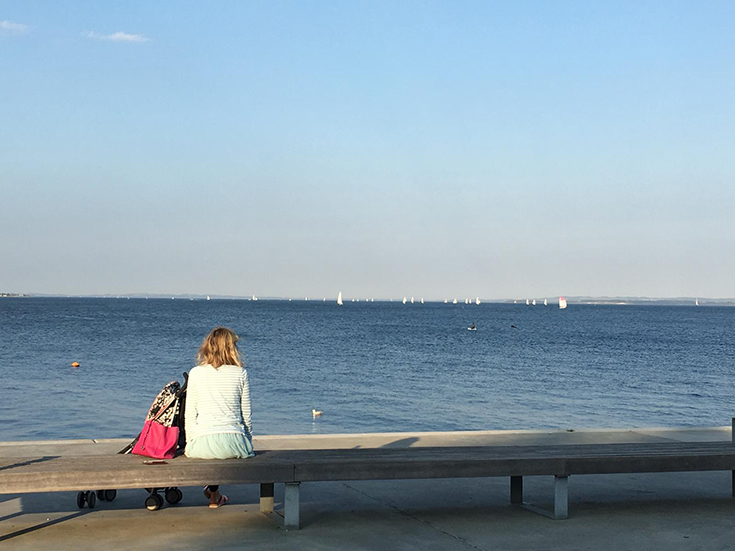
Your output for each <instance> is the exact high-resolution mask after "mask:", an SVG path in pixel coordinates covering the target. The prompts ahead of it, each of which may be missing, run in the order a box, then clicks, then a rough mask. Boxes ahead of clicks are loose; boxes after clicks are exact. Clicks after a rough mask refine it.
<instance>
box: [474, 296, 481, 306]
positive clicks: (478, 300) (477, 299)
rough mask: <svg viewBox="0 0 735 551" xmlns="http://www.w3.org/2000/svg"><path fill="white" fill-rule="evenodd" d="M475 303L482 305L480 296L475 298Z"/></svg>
mask: <svg viewBox="0 0 735 551" xmlns="http://www.w3.org/2000/svg"><path fill="white" fill-rule="evenodd" d="M475 304H477V305H478V306H480V297H477V298H476V299H475Z"/></svg>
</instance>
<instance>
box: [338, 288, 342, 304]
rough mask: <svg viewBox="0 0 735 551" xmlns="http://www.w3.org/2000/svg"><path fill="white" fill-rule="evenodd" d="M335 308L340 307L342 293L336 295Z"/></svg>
mask: <svg viewBox="0 0 735 551" xmlns="http://www.w3.org/2000/svg"><path fill="white" fill-rule="evenodd" d="M337 306H342V291H340V292H339V294H338V295H337Z"/></svg>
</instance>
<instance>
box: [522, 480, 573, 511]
mask: <svg viewBox="0 0 735 551" xmlns="http://www.w3.org/2000/svg"><path fill="white" fill-rule="evenodd" d="M510 502H511V503H512V504H513V505H518V506H519V507H521V508H523V509H526V510H527V511H531V512H532V513H536V514H538V515H542V516H545V517H548V518H551V519H554V520H564V519H565V518H568V516H569V477H568V476H565V475H564V476H562V475H558V476H554V511H553V512H552V511H547V510H546V509H542V508H541V507H536V506H535V505H532V504H530V503H525V502H524V501H523V477H522V476H511V477H510Z"/></svg>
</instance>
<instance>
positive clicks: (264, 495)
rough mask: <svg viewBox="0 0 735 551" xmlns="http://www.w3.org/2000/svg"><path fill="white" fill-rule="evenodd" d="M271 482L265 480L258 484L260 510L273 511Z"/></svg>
mask: <svg viewBox="0 0 735 551" xmlns="http://www.w3.org/2000/svg"><path fill="white" fill-rule="evenodd" d="M274 486H275V485H274V484H273V482H265V483H262V484H261V485H260V512H261V513H272V512H273V494H274V491H273V489H274V488H273V487H274Z"/></svg>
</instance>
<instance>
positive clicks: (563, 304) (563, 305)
mask: <svg viewBox="0 0 735 551" xmlns="http://www.w3.org/2000/svg"><path fill="white" fill-rule="evenodd" d="M566 307H567V299H565V298H564V297H559V309H560V310H564V308H566Z"/></svg>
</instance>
